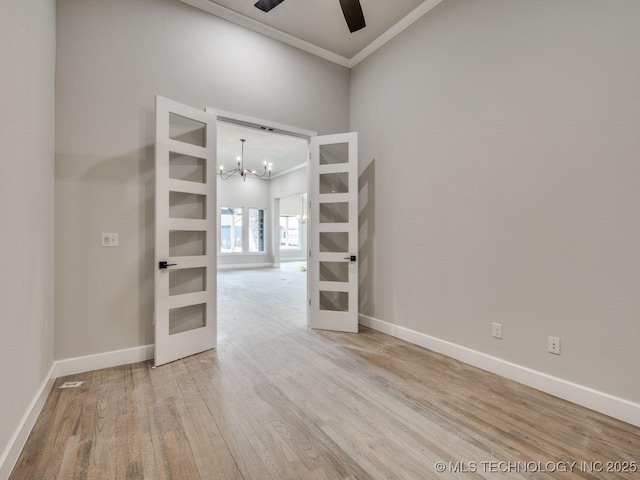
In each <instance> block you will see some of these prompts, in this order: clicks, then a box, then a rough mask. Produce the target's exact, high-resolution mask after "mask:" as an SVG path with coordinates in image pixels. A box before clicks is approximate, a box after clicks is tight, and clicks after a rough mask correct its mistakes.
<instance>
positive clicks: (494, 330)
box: [491, 323, 502, 338]
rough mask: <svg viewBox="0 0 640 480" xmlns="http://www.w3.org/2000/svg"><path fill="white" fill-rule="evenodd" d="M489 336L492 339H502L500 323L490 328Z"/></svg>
mask: <svg viewBox="0 0 640 480" xmlns="http://www.w3.org/2000/svg"><path fill="white" fill-rule="evenodd" d="M491 335H493V338H502V324H501V323H494V324H493V326H492V328H491Z"/></svg>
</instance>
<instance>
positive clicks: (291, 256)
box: [216, 115, 313, 341]
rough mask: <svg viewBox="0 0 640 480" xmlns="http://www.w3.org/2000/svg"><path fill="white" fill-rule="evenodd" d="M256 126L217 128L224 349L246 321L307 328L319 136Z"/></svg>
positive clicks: (228, 122)
mask: <svg viewBox="0 0 640 480" xmlns="http://www.w3.org/2000/svg"><path fill="white" fill-rule="evenodd" d="M257 123H258V122H256V121H253V122H247V119H242V120H238V119H237V118H231V119H230V118H222V119H220V115H219V121H218V124H217V132H218V135H217V154H218V155H217V157H218V160H217V162H218V166H217V170H218V178H217V202H216V203H217V215H218V218H217V220H218V221H217V225H218V235H217V252H216V253H217V258H218V275H217V277H218V278H217V285H218V288H217V295H218V322H219V341H224V338H225V336H234V335H237V334H242V333H243V330H242V318H246V316H247V315H255V314H259V315H260V316H261V317H262V318H264V319H265V320H269V321H270V322H273V323H274V325H276V324H278V323H281V322H289V324H291V325H294V324H295V325H297V324H299V325H300V326H301V327H303V326H306V324H307V312H306V296H307V287H306V285H307V278H306V255H307V250H308V249H307V247H306V242H307V231H306V217H307V207H306V205H307V186H308V167H307V162H308V157H309V137H310V136H311V133H313V132H307V133H308V134H309V135H303V134H301V132H300V131H294V132H292V131H287V130H284V129H282V128H274V127H273V126H266V125H258V124H257ZM302 133H304V132H302ZM267 169H269V170H270V171H268V170H267ZM243 171H245V172H247V174H246V175H242V173H243ZM253 172H255V173H253ZM265 173H266V175H265ZM260 177H263V178H260Z"/></svg>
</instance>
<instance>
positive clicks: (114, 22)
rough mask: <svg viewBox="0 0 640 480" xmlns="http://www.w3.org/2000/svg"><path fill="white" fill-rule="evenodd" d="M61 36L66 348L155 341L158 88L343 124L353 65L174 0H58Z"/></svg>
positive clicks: (62, 339) (229, 105)
mask: <svg viewBox="0 0 640 480" xmlns="http://www.w3.org/2000/svg"><path fill="white" fill-rule="evenodd" d="M57 41H58V57H57V75H56V82H57V83H56V100H57V108H56V122H57V123H56V128H57V130H56V142H57V144H56V251H55V255H56V272H55V275H56V286H57V288H56V311H55V313H56V331H55V333H56V335H55V339H56V343H55V356H56V358H58V359H62V358H68V357H74V356H79V355H87V354H93V353H98V352H104V351H112V350H117V349H122V348H127V347H134V346H139V345H145V344H150V343H152V342H153V333H152V328H151V319H152V311H153V268H154V265H153V189H154V179H153V147H152V143H153V137H154V113H153V111H154V95H156V94H160V95H162V96H165V97H169V98H172V99H174V100H177V101H180V102H183V103H186V104H189V105H192V106H194V107H202V108H204V107H205V106H211V107H216V108H220V109H223V110H229V111H233V112H237V113H241V114H246V115H251V116H254V117H258V118H264V119H268V120H272V121H274V122H277V123H282V124H286V125H293V126H297V127H299V128H304V129H309V130H313V131H318V132H321V133H335V132H340V131H344V130H346V129H347V128H348V122H349V111H348V109H349V71H348V70H347V69H345V68H343V67H339V66H336V65H333V64H331V63H329V62H326V61H324V60H321V59H319V58H316V57H313V56H310V55H309V54H306V53H304V52H302V51H300V50H297V49H295V48H293V47H289V46H287V45H284V44H281V43H279V42H277V41H275V40H271V39H268V38H265V37H263V36H261V35H259V34H257V33H254V32H251V31H247V30H246V29H243V28H241V27H238V26H236V25H233V24H230V23H228V22H225V21H223V20H221V19H219V18H217V17H214V16H213V15H209V14H207V13H205V12H202V11H200V10H197V9H195V8H192V7H190V6H188V5H185V4H182V3H180V2H178V1H176V0H136V1H135V2H132V1H129V0H110V1H108V2H105V1H100V0H59V1H58V36H57ZM101 232H118V233H119V234H120V247H118V248H102V247H100V233H101Z"/></svg>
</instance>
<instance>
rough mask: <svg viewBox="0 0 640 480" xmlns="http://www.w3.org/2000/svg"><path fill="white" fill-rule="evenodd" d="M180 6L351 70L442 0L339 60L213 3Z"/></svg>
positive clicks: (429, 1) (194, 0)
mask: <svg viewBox="0 0 640 480" xmlns="http://www.w3.org/2000/svg"><path fill="white" fill-rule="evenodd" d="M180 1H181V2H182V3H186V4H188V5H191V6H192V7H196V8H199V9H200V10H204V11H205V12H209V13H211V14H213V15H215V16H217V17H220V18H223V19H225V20H227V21H229V22H232V23H235V24H236V25H240V26H242V27H245V28H248V29H249V30H253V31H254V32H257V33H261V34H262V35H266V36H267V37H271V38H273V39H275V40H279V41H281V42H283V43H286V44H288V45H291V46H292V47H296V48H299V49H300V50H303V51H305V52H308V53H311V54H312V55H315V56H317V57H320V58H324V59H325V60H329V61H330V62H333V63H337V64H338V65H342V66H343V67H347V68H352V67H355V66H356V65H357V64H358V63H360V62H361V61H362V60H364V59H365V58H367V57H368V56H369V55H371V54H372V53H373V52H375V51H376V50H378V49H379V48H380V47H382V46H383V45H384V44H385V43H387V42H388V41H389V40H391V39H392V38H393V37H395V36H396V35H398V34H399V33H400V32H402V31H403V30H404V29H405V28H407V27H408V26H409V25H411V24H412V23H413V22H415V21H416V20H418V19H419V18H420V17H422V16H423V15H424V14H425V13H427V12H429V11H430V10H431V9H432V8H434V7H435V6H436V5H438V4H439V3H440V2H442V0H425V1H424V2H423V3H421V4H420V5H418V6H417V7H416V8H414V9H413V10H412V11H411V12H410V13H409V14H407V15H406V16H404V17H403V18H402V19H401V20H400V21H398V22H397V23H396V24H395V25H393V26H392V27H391V28H389V29H388V30H387V31H386V32H384V33H383V34H382V35H380V36H379V37H378V38H376V39H375V40H374V41H373V42H371V43H370V44H369V45H367V46H366V47H364V48H363V49H362V50H360V52H358V53H357V54H355V55H354V56H353V57H352V58H347V57H343V56H342V55H338V54H337V53H334V52H331V51H329V50H326V49H324V48H322V47H319V46H317V45H314V44H313V43H310V42H307V41H306V40H301V39H300V38H298V37H294V36H293V35H290V34H288V33H285V32H283V31H281V30H278V29H277V28H273V27H270V26H269V25H266V24H264V23H262V22H259V21H257V20H254V19H253V18H249V17H247V16H245V15H242V14H241V13H238V12H234V11H233V10H231V9H229V8H226V7H223V6H222V5H218V4H217V3H213V2H212V1H210V0H180Z"/></svg>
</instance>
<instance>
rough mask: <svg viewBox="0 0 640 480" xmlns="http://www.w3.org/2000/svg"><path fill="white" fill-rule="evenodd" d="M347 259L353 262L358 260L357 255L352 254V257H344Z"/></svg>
mask: <svg viewBox="0 0 640 480" xmlns="http://www.w3.org/2000/svg"><path fill="white" fill-rule="evenodd" d="M344 259H345V260H349V261H351V262H355V261H356V256H355V255H351V256H350V257H344Z"/></svg>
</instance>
